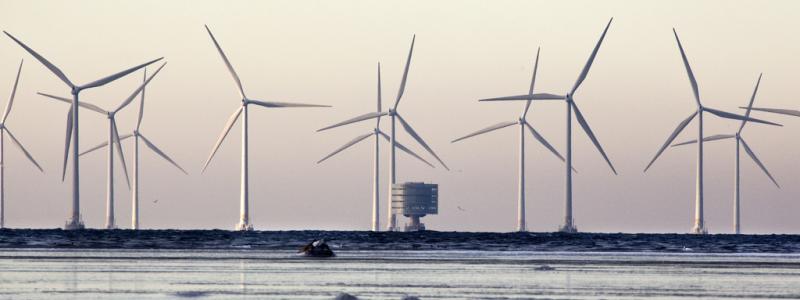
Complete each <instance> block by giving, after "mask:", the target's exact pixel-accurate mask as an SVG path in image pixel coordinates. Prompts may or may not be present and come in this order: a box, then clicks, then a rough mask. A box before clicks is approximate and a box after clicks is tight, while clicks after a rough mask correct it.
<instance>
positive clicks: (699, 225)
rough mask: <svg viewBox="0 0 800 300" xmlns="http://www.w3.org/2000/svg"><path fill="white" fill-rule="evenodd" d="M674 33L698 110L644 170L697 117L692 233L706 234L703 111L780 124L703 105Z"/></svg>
mask: <svg viewBox="0 0 800 300" xmlns="http://www.w3.org/2000/svg"><path fill="white" fill-rule="evenodd" d="M672 33H673V34H674V35H675V40H676V41H677V43H678V49H679V50H680V52H681V58H682V59H683V66H684V67H685V68H686V74H687V75H688V77H689V83H690V84H691V85H692V93H693V94H694V100H695V103H696V104H697V110H696V111H694V112H692V114H691V115H689V117H688V118H686V119H685V120H683V121H681V123H680V124H678V127H677V128H675V130H674V131H673V132H672V134H671V135H670V136H669V137H668V138H667V141H666V142H664V144H663V145H662V146H661V148H660V149H658V152H656V155H655V156H654V157H653V159H652V160H651V161H650V163H649V164H647V167H645V169H644V171H645V172H647V170H648V169H650V166H652V165H653V163H654V162H655V161H656V159H658V157H659V156H660V155H661V153H662V152H664V150H665V149H667V147H669V145H670V144H671V143H672V141H673V140H674V139H675V137H677V136H678V134H680V133H681V131H683V129H684V128H686V125H688V124H689V122H691V121H692V119H694V118H695V117H697V140H699V141H700V142H699V143H697V177H696V180H697V184H696V188H695V192H696V196H695V211H694V212H695V217H694V225H693V227H692V230H691V233H695V234H706V233H708V230H707V228H706V226H705V222H704V220H703V141H704V139H703V113H704V112H708V113H711V114H713V115H716V116H718V117H722V118H726V119H734V120H740V121H744V120H747V121H751V122H756V123H763V124H769V125H778V126H780V125H779V124H775V123H772V122H767V121H763V120H759V119H754V118H750V117H748V116H742V115H737V114H732V113H729V112H724V111H721V110H717V109H713V108H710V107H705V106H703V104H702V103H701V102H700V91H699V89H698V87H697V81H696V80H695V78H694V73H692V68H691V67H690V66H689V60H688V59H687V58H686V53H685V52H684V51H683V45H681V40H680V39H679V38H678V32H677V31H675V29H674V28H673V29H672Z"/></svg>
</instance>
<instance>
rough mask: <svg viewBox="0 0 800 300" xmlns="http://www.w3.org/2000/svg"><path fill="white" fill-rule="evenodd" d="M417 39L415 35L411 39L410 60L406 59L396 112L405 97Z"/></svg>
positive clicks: (395, 107)
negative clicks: (401, 99)
mask: <svg viewBox="0 0 800 300" xmlns="http://www.w3.org/2000/svg"><path fill="white" fill-rule="evenodd" d="M416 39H417V35H416V34H415V35H414V37H412V38H411V48H410V49H409V50H408V58H407V59H406V68H405V70H403V79H402V80H401V81H400V90H398V91H397V100H395V101H394V110H397V105H399V104H400V98H402V97H403V93H404V92H405V90H406V80H407V79H408V68H409V66H411V54H412V53H414V41H415V40H416Z"/></svg>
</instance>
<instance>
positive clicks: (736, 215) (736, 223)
mask: <svg viewBox="0 0 800 300" xmlns="http://www.w3.org/2000/svg"><path fill="white" fill-rule="evenodd" d="M760 83H761V75H758V81H757V82H756V87H755V89H754V90H753V96H752V97H751V98H750V104H748V105H747V112H746V113H745V115H744V116H745V117H748V118H749V117H750V110H751V109H752V107H753V101H755V99H756V93H757V92H758V85H759V84H760ZM745 124H747V119H745V120H742V125H740V126H739V130H737V131H736V133H734V134H717V135H712V136H709V137H705V138H703V142H711V141H719V140H725V139H731V138H732V139H735V140H736V179H735V181H734V182H735V188H734V190H733V232H734V233H735V234H739V233H740V232H741V230H740V227H741V226H740V225H741V222H740V220H741V219H740V215H741V214H740V205H739V203H740V200H741V199H740V198H741V194H740V192H739V191H740V189H739V183H740V179H739V149H740V148H742V147H741V146H743V147H744V151H745V152H746V153H747V155H748V156H750V158H751V159H753V162H755V163H756V165H758V167H759V168H761V170H762V171H764V174H766V175H767V177H769V179H770V180H772V183H774V184H775V186H777V187H778V188H781V186H780V185H779V184H778V182H777V181H775V178H773V177H772V174H770V173H769V171H767V168H766V167H765V166H764V164H763V163H761V160H759V159H758V157H757V156H756V154H755V152H753V149H751V148H750V146H749V145H747V142H745V141H744V138H742V129H744V125H745ZM694 143H697V140H696V139H695V140H691V141H687V142H683V143H679V144H674V145H672V147H676V146H683V145H689V144H694ZM740 145H741V146H740Z"/></svg>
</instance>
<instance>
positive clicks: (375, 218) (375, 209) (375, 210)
mask: <svg viewBox="0 0 800 300" xmlns="http://www.w3.org/2000/svg"><path fill="white" fill-rule="evenodd" d="M374 114H378V117H376V118H375V128H373V129H372V132H369V133H366V134H363V135H360V136H358V137H356V138H354V139H353V140H351V141H349V142H347V144H344V146H341V147H339V148H337V149H336V150H335V151H333V153H331V154H328V155H327V156H325V157H323V158H322V159H320V160H319V161H317V163H321V162H323V161H325V160H327V159H328V158H330V157H332V156H334V155H336V154H338V153H339V152H342V151H344V150H345V149H347V148H350V147H351V146H353V145H355V144H357V143H358V142H361V141H363V140H365V139H367V138H368V137H370V136H375V157H374V170H375V172H374V174H373V178H372V183H373V189H372V231H379V230H380V229H379V228H380V218H379V216H380V211H379V209H380V204H379V203H378V202H379V201H380V196H379V191H380V189H379V178H380V176H379V174H380V166H379V164H380V151H379V145H380V140H381V138H383V139H385V140H386V141H391V138H390V137H389V135H387V134H386V133H384V132H383V131H381V129H380V125H381V116H383V115H385V113H381V64H380V63H378V109H377V110H376V111H375V113H374ZM396 145H397V148H399V149H400V150H402V151H404V152H406V153H408V154H409V155H411V156H413V157H414V158H416V159H419V160H420V161H422V162H424V163H425V164H427V165H429V166H431V167H433V165H431V164H430V163H429V162H427V161H426V160H425V159H423V158H422V157H420V156H419V155H417V154H416V153H414V152H413V151H411V150H410V149H408V148H407V147H405V146H403V145H402V144H400V143H396Z"/></svg>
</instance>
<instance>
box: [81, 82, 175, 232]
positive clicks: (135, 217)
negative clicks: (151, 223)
mask: <svg viewBox="0 0 800 300" xmlns="http://www.w3.org/2000/svg"><path fill="white" fill-rule="evenodd" d="M159 70H160V68H159ZM156 73H158V70H156ZM153 76H155V74H153ZM150 78H152V77H150ZM147 80H148V79H147V68H145V70H144V78H143V79H142V81H143V82H145V83H146V82H147ZM144 92H145V89H142V92H141V100H140V102H139V118H138V120H137V121H136V129H134V130H133V133H131V134H126V135H123V136H121V137H120V138H119V140H120V141H122V140H125V139H127V138H129V137H133V139H134V148H133V188H132V191H131V194H132V195H131V206H132V207H131V229H134V230H136V229H139V139H140V138H141V139H142V141H143V142H144V144H145V145H146V146H147V147H148V148H150V150H152V151H153V152H155V153H156V154H158V155H159V156H161V157H162V158H164V160H166V161H167V162H169V163H170V164H172V165H173V166H175V167H176V168H178V169H179V170H181V172H183V173H184V174H186V175H189V173H187V172H186V170H184V169H183V168H182V167H181V166H179V165H178V163H176V162H175V161H174V160H172V158H170V157H169V156H167V154H166V153H164V151H161V149H159V148H158V147H156V145H155V144H153V142H151V141H150V140H149V139H148V138H146V137H145V136H144V135H143V134H142V133H141V131H139V128H141V126H142V117H143V116H144ZM107 145H108V142H103V143H101V144H99V145H97V146H95V147H92V148H90V149H89V150H86V151H83V152H82V153H81V154H80V156H83V155H84V154H87V153H89V152H92V151H94V150H97V149H101V148H103V147H105V146H107ZM156 201H158V200H156Z"/></svg>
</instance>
